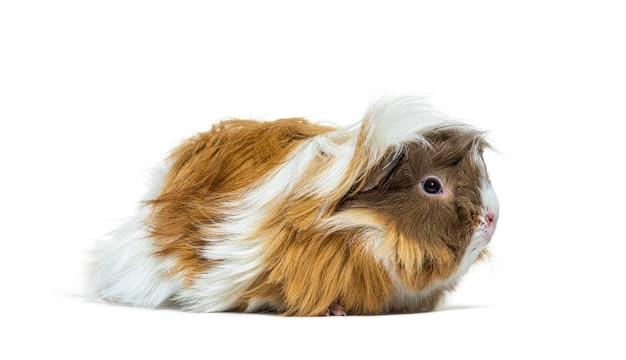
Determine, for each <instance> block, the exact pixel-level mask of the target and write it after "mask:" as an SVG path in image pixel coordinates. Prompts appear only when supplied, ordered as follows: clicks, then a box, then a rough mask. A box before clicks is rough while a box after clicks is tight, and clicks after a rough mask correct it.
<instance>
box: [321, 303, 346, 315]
mask: <svg viewBox="0 0 626 360" xmlns="http://www.w3.org/2000/svg"><path fill="white" fill-rule="evenodd" d="M347 315H348V314H347V313H346V310H345V309H344V308H343V306H341V305H339V304H332V305H331V306H330V307H329V308H328V310H326V312H325V313H324V316H347Z"/></svg>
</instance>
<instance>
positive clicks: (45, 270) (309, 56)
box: [0, 0, 626, 359]
mask: <svg viewBox="0 0 626 360" xmlns="http://www.w3.org/2000/svg"><path fill="white" fill-rule="evenodd" d="M620 5H621V4H620V2H619V1H614V2H612V1H600V0H596V1H575V0H569V1H549V0H544V1H530V0H526V1H518V2H509V1H458V2H451V1H390V0H388V1H378V2H372V1H354V2H352V1H342V2H339V1H321V0H318V1H315V2H306V3H305V2H297V1H269V0H265V1H249V2H244V1H222V2H219V1H214V2H208V1H171V2H167V1H154V0H153V1H133V0H123V1H116V0H108V1H66V0H59V1H29V0H20V1H11V0H6V1H2V2H1V3H0V156H1V168H0V169H1V173H2V175H1V176H0V185H1V186H0V191H1V194H0V195H1V196H0V211H1V213H0V219H1V220H0V223H1V224H2V232H1V235H0V239H1V244H2V247H1V248H0V249H2V250H1V251H0V254H1V255H0V256H1V260H0V270H1V271H0V276H1V284H2V287H1V289H2V295H1V297H0V299H1V300H0V301H1V303H2V306H1V310H0V311H1V312H2V315H1V318H0V331H1V332H2V334H1V339H2V341H1V342H2V344H3V345H2V346H0V357H2V358H3V359H20V358H55V357H57V356H59V357H61V356H62V357H63V358H68V359H74V358H77V359H117V358H120V359H126V358H130V359H132V358H136V359H143V358H153V359H154V358H176V359H185V358H218V359H219V358H229V357H234V356H246V357H248V358H264V357H269V356H271V357H273V358H305V359H306V358H312V359H313V358H315V359H319V358H325V357H339V356H344V357H345V356H349V357H350V358H353V357H354V358H369V357H372V358H394V357H399V356H403V357H406V358H433V357H435V358H440V357H443V358H448V357H450V358H452V357H460V356H463V357H465V358H467V357H469V358H478V357H480V358H487V359H502V358H510V359H517V358H520V359H527V358H529V357H530V358H544V357H548V356H551V357H559V358H562V357H566V356H574V355H578V356H582V357H584V358H591V357H593V358H602V359H610V358H616V359H617V358H621V359H623V358H624V356H625V355H626V351H625V350H624V349H623V344H622V343H623V336H624V334H623V324H624V322H625V320H626V318H625V316H624V315H625V311H624V308H623V306H624V303H625V300H626V296H625V295H624V269H623V265H622V264H623V259H624V256H625V255H624V254H625V252H626V237H625V235H624V231H623V218H624V204H625V201H626V196H625V195H624V191H625V190H624V189H625V181H626V177H625V176H624V154H625V151H624V144H623V141H622V139H623V138H624V136H623V122H624V120H625V117H626V116H625V115H626V110H625V107H624V104H623V103H624V100H625V99H626V97H625V95H626V91H625V86H626V85H625V84H626V71H625V66H624V64H626V54H625V47H624V36H623V34H624V33H626V25H625V24H624V15H625V12H624V10H623V9H622V8H621V6H620ZM406 92H417V93H422V94H425V95H428V96H429V97H430V99H431V101H432V102H433V103H434V104H435V105H436V106H437V107H438V108H440V109H441V110H443V111H444V112H446V113H448V114H449V115H451V116H453V117H455V118H458V119H462V120H465V121H467V122H470V123H472V124H474V125H476V126H479V127H482V128H485V129H488V130H490V138H491V140H492V141H493V143H494V144H495V145H496V147H497V148H498V149H499V153H491V154H489V155H488V156H487V161H488V166H489V168H490V171H491V176H492V179H493V182H494V186H495V187H496V191H497V192H498V195H499V197H500V202H501V221H500V223H499V229H498V230H497V232H496V235H495V237H494V240H493V242H492V244H493V247H492V250H493V253H494V257H493V258H492V259H491V260H490V261H489V262H487V263H483V264H481V265H478V266H476V267H475V268H474V269H473V270H472V271H471V272H470V273H469V274H468V276H467V277H466V278H465V280H464V281H463V282H462V284H461V286H460V287H459V288H458V290H457V291H456V292H454V293H453V294H452V295H451V296H450V297H449V299H448V301H447V303H446V304H445V305H444V306H443V307H442V309H441V310H440V311H438V312H434V313H429V314H415V315H394V316H378V317H348V318H282V317H277V316H268V315H242V314H189V313H182V312H177V311H171V310H158V311H154V310H142V309H134V308H127V307H120V306H111V305H103V304H95V303H90V302H88V301H86V300H85V299H84V298H83V297H82V291H83V290H82V289H83V288H82V285H83V284H82V282H83V268H84V264H85V262H86V253H87V251H88V250H89V249H90V247H91V246H92V245H93V242H94V240H95V239H97V238H98V237H100V236H102V235H103V234H104V233H106V232H107V231H109V230H111V229H112V228H113V227H114V226H115V225H116V224H117V223H118V221H119V220H121V219H123V218H124V217H125V216H128V215H129V214H131V213H132V212H133V209H134V207H135V206H136V201H137V200H138V199H139V197H140V195H141V194H142V193H143V190H144V185H145V183H144V179H145V175H146V173H147V172H148V170H149V169H150V168H151V167H152V165H154V164H156V163H157V162H158V161H159V160H160V159H161V158H163V156H164V155H165V154H166V153H167V152H168V150H169V149H170V148H171V147H173V146H175V145H176V144H177V143H179V142H180V141H181V140H182V139H184V138H185V137H188V136H190V135H192V134H194V133H195V132H198V131H202V130H207V129H208V128H209V127H210V124H211V123H212V122H214V121H216V120H218V119H221V118H226V117H252V118H260V119H268V120H269V119H274V118H277V117H284V116H306V117H308V118H310V119H312V120H316V121H323V122H330V123H336V124H349V123H352V122H354V121H356V120H358V119H359V117H360V116H361V114H362V113H363V111H364V110H365V108H366V106H367V105H368V103H369V102H370V101H371V100H373V99H375V98H376V97H377V96H379V95H381V94H398V93H406Z"/></svg>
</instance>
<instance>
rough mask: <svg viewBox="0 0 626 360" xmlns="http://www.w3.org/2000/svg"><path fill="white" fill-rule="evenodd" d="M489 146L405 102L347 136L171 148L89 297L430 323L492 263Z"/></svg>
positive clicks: (294, 125) (230, 136)
mask: <svg viewBox="0 0 626 360" xmlns="http://www.w3.org/2000/svg"><path fill="white" fill-rule="evenodd" d="M488 147H489V145H488V143H487V142H486V141H485V139H484V136H483V133H482V132H480V131H477V130H475V129H474V128H472V127H470V126H467V125H464V124H461V123H457V122H453V121H450V120H449V119H447V118H446V117H445V116H443V115H440V114H438V113H436V112H433V111H431V110H430V109H429V107H428V106H426V105H424V104H423V103H422V102H421V101H420V100H419V99H415V98H411V97H403V98H385V99H382V100H379V101H377V102H375V103H374V104H373V105H372V106H370V108H369V109H368V110H367V112H366V113H365V115H364V117H363V119H362V120H361V121H360V122H358V123H356V124H355V125H354V126H351V127H348V128H335V127H330V126H323V125H317V124H313V123H310V122H308V121H306V120H304V119H300V118H296V119H281V120H276V121H272V122H259V121H251V120H229V121H223V122H221V123H218V124H217V125H215V126H213V128H212V129H211V130H210V131H208V132H204V133H200V134H198V135H197V136H195V137H193V138H191V139H189V140H187V141H185V142H184V143H183V144H182V145H180V146H179V147H178V148H176V149H175V150H174V151H173V152H172V153H171V156H170V157H169V158H168V159H167V160H166V161H165V163H164V165H163V166H162V167H161V168H160V170H159V171H158V172H157V174H156V176H155V178H154V180H153V184H152V190H151V191H149V193H148V195H147V198H146V201H145V202H143V203H142V206H141V207H140V209H139V211H138V213H137V214H136V216H135V217H134V218H132V219H130V220H129V221H128V222H127V223H126V224H125V225H123V226H122V227H121V228H120V229H119V230H117V231H115V232H113V233H112V234H111V236H110V238H108V239H106V241H103V242H102V243H100V244H99V245H98V246H97V248H96V251H95V259H94V264H93V269H92V273H91V277H90V284H91V287H92V288H93V290H94V291H95V295H96V296H97V297H98V298H100V299H105V300H108V301H112V302H118V303H123V304H130V305H136V306H144V307H159V306H161V305H164V304H166V303H167V304H170V305H171V304H174V305H176V306H179V307H180V308H182V309H184V310H189V311H200V312H217V311H244V312H257V311H274V312H278V313H281V314H285V315H300V316H314V315H324V314H327V315H328V314H334V315H345V314H382V313H388V312H421V311H430V310H432V309H434V308H435V307H436V306H437V304H438V303H439V302H440V301H441V299H442V297H443V295H444V294H445V293H446V292H447V291H449V290H451V289H452V288H454V286H455V285H456V284H457V282H458V281H459V279H460V277H461V276H462V275H463V274H464V273H465V272H466V271H467V270H468V268H469V267H470V266H471V265H472V264H473V263H475V262H476V261H477V260H479V259H481V258H483V257H484V256H485V255H486V253H487V250H486V247H487V245H488V243H489V241H490V239H491V237H492V235H493V232H494V229H495V226H496V222H497V219H498V202H497V200H496V196H495V194H494V192H493V190H492V186H491V183H490V180H489V177H488V175H487V170H486V167H485V163H484V161H483V156H482V154H483V150H485V149H487V148H488Z"/></svg>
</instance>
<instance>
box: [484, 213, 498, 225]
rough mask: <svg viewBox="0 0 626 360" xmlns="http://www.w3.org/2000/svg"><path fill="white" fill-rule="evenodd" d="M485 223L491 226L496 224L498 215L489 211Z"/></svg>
mask: <svg viewBox="0 0 626 360" xmlns="http://www.w3.org/2000/svg"><path fill="white" fill-rule="evenodd" d="M485 222H486V223H487V225H489V226H491V225H493V224H494V223H495V222H496V215H495V214H494V213H493V212H492V211H488V212H487V214H486V215H485Z"/></svg>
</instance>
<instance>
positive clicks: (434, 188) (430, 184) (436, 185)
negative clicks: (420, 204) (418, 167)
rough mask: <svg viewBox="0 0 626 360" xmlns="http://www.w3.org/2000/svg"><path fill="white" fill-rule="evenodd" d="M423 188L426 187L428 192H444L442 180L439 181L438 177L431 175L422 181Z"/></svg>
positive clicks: (425, 189)
mask: <svg viewBox="0 0 626 360" xmlns="http://www.w3.org/2000/svg"><path fill="white" fill-rule="evenodd" d="M422 189H424V191H425V192H426V193H427V194H441V193H442V192H443V191H442V186H441V181H439V179H437V178H436V177H429V178H427V179H426V180H424V182H423V183H422Z"/></svg>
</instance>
